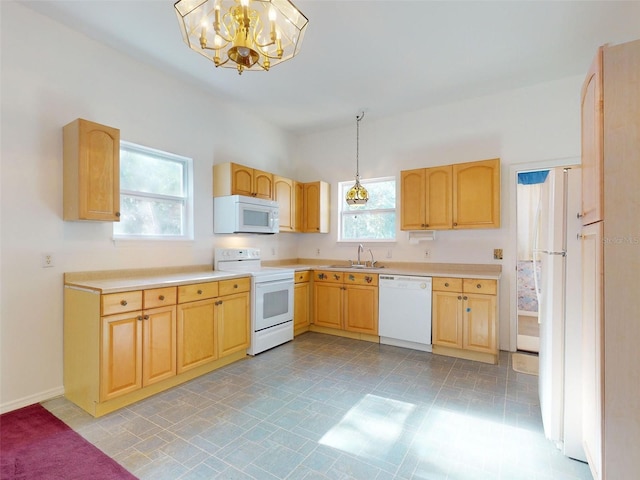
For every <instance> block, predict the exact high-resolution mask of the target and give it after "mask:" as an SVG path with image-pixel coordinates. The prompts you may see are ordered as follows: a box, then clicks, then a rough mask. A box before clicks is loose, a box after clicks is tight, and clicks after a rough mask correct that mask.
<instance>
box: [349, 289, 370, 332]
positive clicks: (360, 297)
mask: <svg viewBox="0 0 640 480" xmlns="http://www.w3.org/2000/svg"><path fill="white" fill-rule="evenodd" d="M344 329H345V330H349V331H351V332H360V333H369V334H371V335H377V334H378V287H365V286H361V285H349V286H347V287H346V289H345V290H344Z"/></svg>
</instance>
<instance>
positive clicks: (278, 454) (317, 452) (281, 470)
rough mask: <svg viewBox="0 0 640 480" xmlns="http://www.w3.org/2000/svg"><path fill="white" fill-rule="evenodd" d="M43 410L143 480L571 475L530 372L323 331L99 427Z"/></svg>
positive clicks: (56, 409)
mask: <svg viewBox="0 0 640 480" xmlns="http://www.w3.org/2000/svg"><path fill="white" fill-rule="evenodd" d="M44 406H45V407H46V408H48V409H49V410H50V411H52V412H53V413H54V414H56V415H57V416H58V417H60V418H61V419H62V420H64V421H65V422H67V423H68V424H69V425H70V426H71V427H73V428H74V429H75V430H76V431H78V432H79V433H80V434H81V435H82V436H84V437H85V438H87V439H88V440H89V441H90V442H92V443H93V444H95V445H96V446H97V447H99V448H100V449H101V450H103V451H104V452H105V453H107V454H108V455H110V456H111V457H113V458H115V459H116V460H117V461H118V462H120V463H121V464H122V465H123V466H125V467H126V468H127V469H128V470H130V471H131V472H132V473H134V474H135V475H136V476H138V477H139V478H142V479H154V480H157V479H171V480H174V479H229V480H232V479H239V480H241V479H258V480H273V479H291V480H298V479H303V480H316V479H317V480H326V479H331V480H338V479H339V480H348V479H358V480H382V479H398V480H400V479H403V480H405V479H415V480H422V479H429V480H467V479H469V480H482V479H492V480H520V479H531V480H534V479H535V480H551V479H553V480H576V479H590V478H591V476H590V474H589V469H588V466H587V465H585V464H584V463H581V462H577V461H575V460H571V459H568V458H566V457H564V456H563V455H562V454H561V453H560V452H559V451H558V450H557V449H556V448H555V447H554V445H552V444H551V443H550V442H549V441H547V440H546V439H545V438H544V434H543V432H542V426H541V419H540V409H539V405H538V394H537V377H534V376H529V375H524V374H519V373H516V372H514V371H513V370H512V369H511V368H510V354H509V353H507V352H502V353H501V355H500V365H485V364H482V363H477V362H470V361H466V360H459V359H453V358H448V357H442V356H437V355H432V354H429V353H424V352H417V351H414V350H407V349H402V348H397V347H390V346H384V345H378V344H373V343H368V342H362V341H358V340H350V339H344V338H340V337H334V336H329V335H322V334H317V333H306V334H303V335H301V336H299V337H297V338H296V339H295V340H294V341H292V342H289V343H287V344H285V345H282V346H280V347H277V348H275V349H272V350H270V351H267V352H264V353H262V354H260V355H258V356H256V357H250V358H248V359H247V360H243V361H241V362H238V363H235V364H233V365H229V366H228V367H225V368H223V369H220V370H217V371H215V372H212V373H210V374H208V375H205V376H202V377H200V378H198V379H196V380H193V381H191V382H189V383H186V384H184V385H182V386H180V387H176V388H174V389H172V390H170V391H167V392H164V393H161V394H158V395H156V396H154V397H152V398H150V399H147V400H144V401H141V402H139V403H137V404H135V405H132V406H130V407H128V408H124V409H122V410H120V411H118V412H115V413H112V414H110V415H107V416H104V417H102V418H99V419H94V418H92V417H91V416H90V415H88V414H86V413H85V412H84V411H82V410H81V409H79V408H78V407H76V406H75V405H73V404H71V403H70V402H68V401H67V400H65V399H64V398H57V399H53V400H50V401H47V402H44Z"/></svg>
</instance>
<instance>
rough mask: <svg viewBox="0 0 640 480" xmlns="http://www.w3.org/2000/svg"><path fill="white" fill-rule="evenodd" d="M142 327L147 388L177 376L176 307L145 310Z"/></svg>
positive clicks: (144, 375)
mask: <svg viewBox="0 0 640 480" xmlns="http://www.w3.org/2000/svg"><path fill="white" fill-rule="evenodd" d="M173 290H175V288H174V289H173ZM142 326H143V328H142V352H143V355H142V357H143V361H142V384H143V385H144V386H147V385H151V384H152V383H156V382H159V381H161V380H164V379H166V378H169V377H173V376H174V375H175V374H176V307H175V305H172V306H168V307H160V308H155V309H153V310H145V311H144V313H143V324H142Z"/></svg>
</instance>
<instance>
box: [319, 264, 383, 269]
mask: <svg viewBox="0 0 640 480" xmlns="http://www.w3.org/2000/svg"><path fill="white" fill-rule="evenodd" d="M320 268H340V269H356V270H379V269H381V268H384V266H382V265H374V266H373V267H372V266H370V265H323V266H321V267H320Z"/></svg>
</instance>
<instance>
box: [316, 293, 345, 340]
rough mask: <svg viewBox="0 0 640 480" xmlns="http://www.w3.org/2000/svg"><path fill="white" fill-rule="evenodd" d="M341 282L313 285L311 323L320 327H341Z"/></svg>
mask: <svg viewBox="0 0 640 480" xmlns="http://www.w3.org/2000/svg"><path fill="white" fill-rule="evenodd" d="M343 288H344V287H343V286H342V284H341V283H315V284H314V285H313V294H314V295H313V323H315V324H316V325H318V326H321V327H329V328H338V329H342V289H343Z"/></svg>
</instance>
